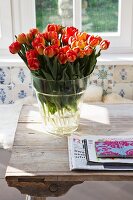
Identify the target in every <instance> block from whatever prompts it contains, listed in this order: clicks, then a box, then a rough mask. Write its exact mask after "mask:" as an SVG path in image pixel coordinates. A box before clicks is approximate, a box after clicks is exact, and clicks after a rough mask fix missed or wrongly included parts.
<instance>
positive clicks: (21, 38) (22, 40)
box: [17, 33, 27, 44]
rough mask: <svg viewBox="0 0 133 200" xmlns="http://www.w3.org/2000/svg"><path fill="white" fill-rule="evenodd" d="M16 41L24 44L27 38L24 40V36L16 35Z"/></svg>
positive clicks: (22, 34)
mask: <svg viewBox="0 0 133 200" xmlns="http://www.w3.org/2000/svg"><path fill="white" fill-rule="evenodd" d="M17 41H18V42H19V43H20V44H24V43H26V42H27V38H26V35H25V34H24V33H21V34H19V35H18V37H17Z"/></svg>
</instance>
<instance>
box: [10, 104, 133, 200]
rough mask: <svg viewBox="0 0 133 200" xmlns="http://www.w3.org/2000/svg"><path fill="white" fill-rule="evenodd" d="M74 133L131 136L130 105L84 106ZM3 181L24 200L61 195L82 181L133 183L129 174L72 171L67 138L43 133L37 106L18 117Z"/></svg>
mask: <svg viewBox="0 0 133 200" xmlns="http://www.w3.org/2000/svg"><path fill="white" fill-rule="evenodd" d="M76 134H79V135H83V134H95V135H97V134H102V135H103V134H105V135H127V134H129V135H130V134H131V135H133V104H119V105H103V104H102V105H87V104H84V106H83V109H82V114H81V120H80V126H79V129H78V131H77V132H76ZM6 180H7V183H8V185H9V186H11V187H15V188H17V189H19V190H20V191H21V193H23V194H27V197H26V199H27V200H30V199H34V200H44V199H45V197H48V196H60V195H62V194H65V193H66V192H67V191H68V190H69V189H70V188H71V187H72V186H73V185H76V184H80V183H82V182H84V181H125V180H126V181H133V172H122V171H120V172H116V171H115V172H112V171H111V172H107V171H104V172H101V171H88V172H74V171H73V172H72V171H70V170H69V163H68V149H67V137H60V136H55V135H52V134H48V133H44V132H43V127H42V125H41V118H40V114H39V112H38V107H37V106H31V105H25V106H23V109H22V111H21V115H20V118H19V122H18V126H17V130H16V136H15V141H14V145H13V151H12V156H11V159H10V162H9V165H8V167H7V172H6Z"/></svg>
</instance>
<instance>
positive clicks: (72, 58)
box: [66, 50, 77, 62]
mask: <svg viewBox="0 0 133 200" xmlns="http://www.w3.org/2000/svg"><path fill="white" fill-rule="evenodd" d="M66 55H67V59H68V61H69V62H74V61H75V60H76V58H77V53H76V52H75V51H73V50H68V51H67V52H66Z"/></svg>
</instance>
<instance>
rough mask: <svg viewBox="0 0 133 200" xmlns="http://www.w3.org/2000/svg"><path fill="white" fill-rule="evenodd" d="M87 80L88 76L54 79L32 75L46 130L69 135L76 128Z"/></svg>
mask: <svg viewBox="0 0 133 200" xmlns="http://www.w3.org/2000/svg"><path fill="white" fill-rule="evenodd" d="M87 80H88V77H84V78H81V79H76V80H66V81H62V80H61V81H54V80H46V79H42V78H38V77H35V76H33V87H34V89H35V92H36V97H37V100H38V105H39V109H40V112H41V115H42V119H43V123H44V127H45V130H46V131H47V132H50V133H54V134H58V135H69V134H71V133H73V132H74V131H75V130H77V128H78V125H79V119H80V105H81V103H82V97H83V94H84V91H85V89H86V87H87Z"/></svg>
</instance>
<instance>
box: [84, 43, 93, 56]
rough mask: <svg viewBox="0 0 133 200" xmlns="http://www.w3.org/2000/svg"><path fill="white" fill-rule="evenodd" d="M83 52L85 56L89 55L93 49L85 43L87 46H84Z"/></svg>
mask: <svg viewBox="0 0 133 200" xmlns="http://www.w3.org/2000/svg"><path fill="white" fill-rule="evenodd" d="M84 52H85V54H86V55H87V56H89V55H91V54H92V52H93V49H92V48H91V47H90V46H89V45H87V46H86V47H85V48H84Z"/></svg>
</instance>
